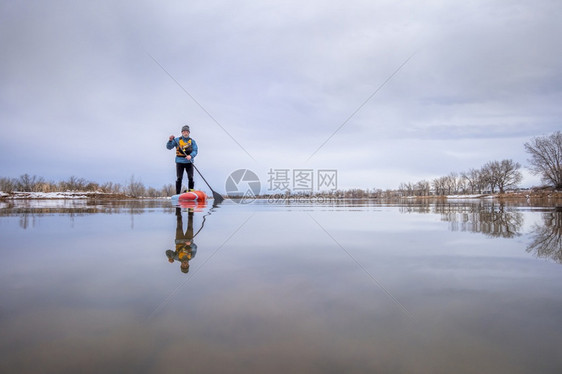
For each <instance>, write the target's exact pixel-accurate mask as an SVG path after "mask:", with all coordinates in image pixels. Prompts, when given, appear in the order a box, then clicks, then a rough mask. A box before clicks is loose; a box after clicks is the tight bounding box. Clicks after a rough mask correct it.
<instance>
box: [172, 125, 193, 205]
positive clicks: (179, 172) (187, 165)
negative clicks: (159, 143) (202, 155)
mask: <svg viewBox="0 0 562 374" xmlns="http://www.w3.org/2000/svg"><path fill="white" fill-rule="evenodd" d="M166 148H168V149H173V148H176V177H177V178H176V195H179V193H180V192H181V180H182V179H183V171H184V170H185V171H186V173H187V179H188V181H189V182H188V189H189V190H190V191H191V190H193V187H194V186H195V181H194V180H193V159H194V158H195V156H197V143H196V142H195V140H194V139H192V138H190V137H189V126H188V125H185V126H183V127H182V128H181V136H180V137H179V138H176V137H175V136H174V135H170V139H169V140H168V143H166Z"/></svg>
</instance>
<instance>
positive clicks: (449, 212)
mask: <svg viewBox="0 0 562 374" xmlns="http://www.w3.org/2000/svg"><path fill="white" fill-rule="evenodd" d="M402 212H403V213H409V212H416V213H434V214H440V215H441V219H442V220H443V221H446V222H449V223H450V225H449V227H450V229H451V230H452V231H467V232H478V233H482V234H485V235H489V236H492V237H501V238H513V237H515V236H518V235H520V233H519V232H520V230H521V227H522V226H523V214H521V213H520V212H518V211H517V210H515V209H514V208H511V207H508V206H506V205H504V204H501V203H500V204H496V203H493V202H482V201H480V202H478V203H469V204H466V203H463V204H458V203H446V202H445V203H433V204H413V205H406V206H404V207H403V208H402Z"/></svg>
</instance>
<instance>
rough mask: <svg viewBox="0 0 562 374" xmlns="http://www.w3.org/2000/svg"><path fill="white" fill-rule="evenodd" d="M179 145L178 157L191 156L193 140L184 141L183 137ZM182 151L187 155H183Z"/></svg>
mask: <svg viewBox="0 0 562 374" xmlns="http://www.w3.org/2000/svg"><path fill="white" fill-rule="evenodd" d="M178 143H179V145H178V146H177V147H176V156H178V157H185V156H186V155H189V154H190V153H191V151H192V149H193V148H192V146H191V138H188V139H187V141H184V140H183V137H181V138H180V140H179V141H178ZM180 149H181V150H183V151H184V152H185V154H183V153H182V152H181V151H180Z"/></svg>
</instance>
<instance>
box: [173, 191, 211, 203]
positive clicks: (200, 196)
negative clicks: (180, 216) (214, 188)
mask: <svg viewBox="0 0 562 374" xmlns="http://www.w3.org/2000/svg"><path fill="white" fill-rule="evenodd" d="M172 200H178V201H206V200H207V195H206V194H205V192H203V191H188V192H184V193H182V194H180V195H174V196H172Z"/></svg>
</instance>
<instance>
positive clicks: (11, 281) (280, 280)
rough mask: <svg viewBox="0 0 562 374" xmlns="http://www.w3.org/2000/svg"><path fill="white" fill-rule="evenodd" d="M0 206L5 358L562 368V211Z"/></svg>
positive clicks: (116, 367)
mask: <svg viewBox="0 0 562 374" xmlns="http://www.w3.org/2000/svg"><path fill="white" fill-rule="evenodd" d="M0 204H1V205H0V238H1V240H0V259H1V261H0V300H1V303H0V331H1V333H0V372H2V373H38V372H44V373H61V372H69V373H76V372H80V373H84V372H95V373H100V372H136V373H139V372H141V373H144V372H147V373H175V372H177V373H184V372H193V373H245V374H246V373H255V372H259V373H479V374H480V373H510V374H514V373H560V372H561V368H562V355H561V354H560V347H562V328H561V326H562V265H561V262H562V210H557V209H555V208H548V207H529V206H524V207H518V206H504V205H500V204H498V203H492V202H491V201H464V202H462V201H459V202H453V203H445V204H444V203H440V204H438V203H427V204H424V205H416V204H411V205H410V204H397V205H381V204H375V203H368V202H346V203H340V204H327V203H326V204H318V203H317V204H305V203H292V204H288V205H283V204H277V205H274V204H268V203H267V202H255V203H252V204H244V205H242V204H236V203H234V202H232V201H226V202H225V203H223V204H222V205H221V206H219V207H216V208H212V207H211V206H205V207H197V208H195V209H189V208H188V207H183V208H179V209H176V208H175V207H173V206H172V205H171V203H170V202H169V201H148V202H137V201H135V202H105V203H96V204H94V203H87V202H85V201H66V202H65V201H43V202H39V201H28V202H18V203H17V204H15V205H13V204H12V203H10V204H8V203H0ZM190 210H191V211H190ZM193 235H195V237H194V238H193V240H190V239H191V238H192V236H193Z"/></svg>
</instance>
